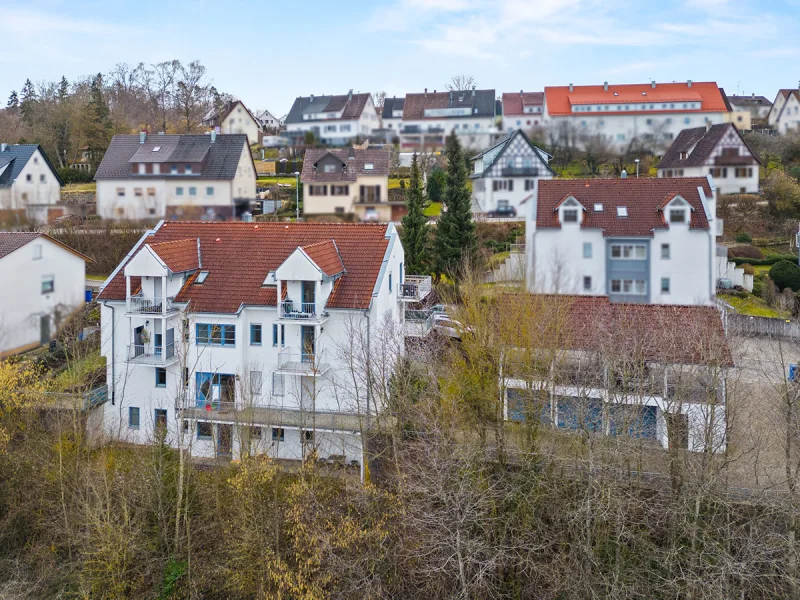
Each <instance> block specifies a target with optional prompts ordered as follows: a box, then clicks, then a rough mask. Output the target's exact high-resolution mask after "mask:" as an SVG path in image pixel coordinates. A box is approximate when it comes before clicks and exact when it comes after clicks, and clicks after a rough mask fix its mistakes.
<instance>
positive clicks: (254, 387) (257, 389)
mask: <svg viewBox="0 0 800 600" xmlns="http://www.w3.org/2000/svg"><path fill="white" fill-rule="evenodd" d="M250 394H251V395H252V396H260V395H261V371H250Z"/></svg>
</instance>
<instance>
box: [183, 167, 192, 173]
mask: <svg viewBox="0 0 800 600" xmlns="http://www.w3.org/2000/svg"><path fill="white" fill-rule="evenodd" d="M184 172H185V173H186V174H187V175H191V174H192V165H186V168H185V169H184Z"/></svg>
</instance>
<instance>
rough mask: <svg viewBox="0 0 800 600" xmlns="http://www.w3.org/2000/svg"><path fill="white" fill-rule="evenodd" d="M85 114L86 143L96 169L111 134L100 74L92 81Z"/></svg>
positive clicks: (93, 166) (108, 112)
mask: <svg viewBox="0 0 800 600" xmlns="http://www.w3.org/2000/svg"><path fill="white" fill-rule="evenodd" d="M86 113H87V114H86V120H87V126H86V142H87V146H89V150H90V152H91V156H92V168H93V169H96V168H97V165H98V164H100V161H101V160H102V158H103V154H104V153H105V151H106V148H108V144H109V142H110V141H111V132H112V126H111V119H110V118H109V117H110V114H111V112H110V110H109V108H108V103H107V102H106V99H105V95H104V93H103V75H102V74H101V73H98V74H97V75H96V76H95V77H94V79H92V85H91V87H90V89H89V102H88V104H87V105H86Z"/></svg>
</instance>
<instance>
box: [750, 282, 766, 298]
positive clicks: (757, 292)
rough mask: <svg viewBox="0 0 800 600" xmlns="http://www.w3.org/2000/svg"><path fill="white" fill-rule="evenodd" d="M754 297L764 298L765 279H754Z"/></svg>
mask: <svg viewBox="0 0 800 600" xmlns="http://www.w3.org/2000/svg"><path fill="white" fill-rule="evenodd" d="M753 295H754V296H758V297H759V298H763V295H764V280H763V279H760V278H759V279H753Z"/></svg>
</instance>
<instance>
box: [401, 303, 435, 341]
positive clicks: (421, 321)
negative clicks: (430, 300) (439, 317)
mask: <svg viewBox="0 0 800 600" xmlns="http://www.w3.org/2000/svg"><path fill="white" fill-rule="evenodd" d="M433 315H434V313H433V310H430V309H429V310H407V311H406V313H405V317H406V318H405V327H404V329H405V335H407V336H410V337H425V336H426V335H428V334H429V333H430V332H431V329H433Z"/></svg>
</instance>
